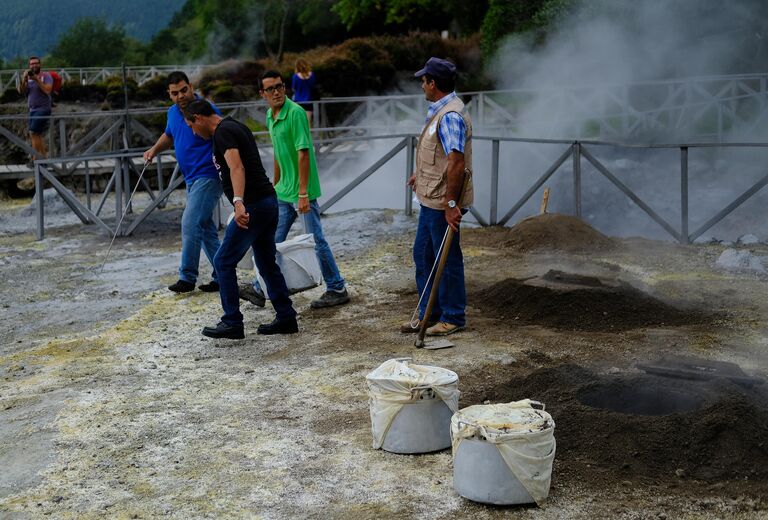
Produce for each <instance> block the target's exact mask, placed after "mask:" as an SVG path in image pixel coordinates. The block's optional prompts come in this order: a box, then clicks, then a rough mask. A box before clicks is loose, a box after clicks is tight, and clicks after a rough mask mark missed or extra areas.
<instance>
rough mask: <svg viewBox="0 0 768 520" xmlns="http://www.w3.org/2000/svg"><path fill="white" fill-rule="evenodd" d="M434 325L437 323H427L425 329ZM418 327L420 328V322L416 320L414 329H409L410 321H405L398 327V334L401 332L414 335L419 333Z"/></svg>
mask: <svg viewBox="0 0 768 520" xmlns="http://www.w3.org/2000/svg"><path fill="white" fill-rule="evenodd" d="M435 323H437V322H436V321H428V322H427V327H431V326H432V325H434V324H435ZM420 327H421V320H418V321H417V322H416V328H413V327H411V322H410V321H406V322H405V323H403V324H402V325H400V332H402V333H403V334H416V333H418V332H419V328H420Z"/></svg>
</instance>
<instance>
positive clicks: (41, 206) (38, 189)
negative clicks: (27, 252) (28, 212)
mask: <svg viewBox="0 0 768 520" xmlns="http://www.w3.org/2000/svg"><path fill="white" fill-rule="evenodd" d="M40 168H41V166H40V165H39V164H35V196H36V197H37V208H35V209H36V210H37V239H38V240H42V239H43V236H44V234H45V233H44V231H43V228H44V227H45V214H44V211H45V201H44V200H43V176H42V174H41V173H40Z"/></svg>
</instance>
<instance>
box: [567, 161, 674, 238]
mask: <svg viewBox="0 0 768 520" xmlns="http://www.w3.org/2000/svg"><path fill="white" fill-rule="evenodd" d="M581 153H582V155H583V156H584V157H585V158H586V159H587V160H588V161H589V162H591V163H592V166H594V167H595V168H596V169H597V171H599V172H600V173H602V174H603V175H604V176H605V177H606V178H607V179H608V180H609V181H611V182H612V183H613V184H614V185H615V186H616V187H617V188H619V189H620V190H621V191H622V192H623V193H624V195H626V196H627V197H629V199H630V200H631V201H632V202H634V203H635V204H637V205H638V206H639V207H640V209H642V210H643V211H645V212H646V213H647V214H648V216H649V217H651V218H652V219H653V220H655V221H656V223H657V224H658V225H660V226H661V227H662V228H664V230H666V232H667V233H669V234H670V235H672V237H673V238H674V239H675V240H677V241H680V234H679V233H678V232H677V230H676V229H675V228H673V227H672V226H670V225H669V223H668V222H667V221H666V220H664V219H663V218H661V216H660V215H659V214H658V213H656V212H655V211H654V210H653V209H651V207H650V206H649V205H648V204H646V203H645V202H643V200H642V199H641V198H640V197H638V196H637V195H636V194H635V192H633V191H632V190H631V189H629V188H628V187H627V186H626V185H625V184H624V183H623V182H621V181H620V180H619V179H618V178H617V177H616V176H615V175H614V174H612V173H611V172H610V171H609V170H608V168H606V167H605V166H603V164H602V163H601V162H600V161H598V160H597V159H595V157H594V156H593V155H592V154H591V153H590V152H589V150H587V148H585V147H584V146H582V147H581Z"/></svg>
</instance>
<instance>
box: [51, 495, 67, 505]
mask: <svg viewBox="0 0 768 520" xmlns="http://www.w3.org/2000/svg"><path fill="white" fill-rule="evenodd" d="M51 500H52V501H53V502H55V503H57V504H58V503H59V502H61V501H62V500H64V497H62V496H59V495H57V496H55V497H53V498H52V499H51Z"/></svg>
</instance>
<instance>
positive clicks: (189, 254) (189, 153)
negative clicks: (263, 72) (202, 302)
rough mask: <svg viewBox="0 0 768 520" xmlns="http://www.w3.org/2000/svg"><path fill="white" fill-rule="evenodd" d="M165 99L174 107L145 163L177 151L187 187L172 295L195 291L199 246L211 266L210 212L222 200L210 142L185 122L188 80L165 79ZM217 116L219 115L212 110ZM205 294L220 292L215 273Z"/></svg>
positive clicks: (174, 75) (214, 247)
mask: <svg viewBox="0 0 768 520" xmlns="http://www.w3.org/2000/svg"><path fill="white" fill-rule="evenodd" d="M168 95H169V96H170V97H171V101H173V103H174V104H173V106H171V108H169V109H168V122H167V126H166V127H165V132H163V134H161V135H160V138H159V139H158V140H157V142H156V143H155V145H154V146H153V147H152V148H150V149H149V150H147V151H146V152H144V160H145V161H152V160H153V159H154V158H155V157H156V156H157V154H159V153H160V152H162V151H164V150H168V149H169V148H171V147H174V148H175V149H176V160H177V161H178V163H179V167H180V168H181V171H182V173H183V174H184V182H185V183H186V185H187V206H186V208H184V215H183V216H182V217H181V265H180V266H179V281H177V282H176V283H175V284H173V285H171V286H169V287H168V289H170V290H171V291H174V292H178V293H183V292H189V291H192V290H194V288H195V283H196V282H197V269H198V265H199V264H200V246H201V245H202V247H203V251H205V256H206V257H208V261H209V262H210V263H211V265H213V258H214V257H215V256H216V252H217V251H218V250H219V244H220V243H219V234H218V231H217V230H216V225H215V224H214V223H213V210H214V208H216V204H217V203H218V201H219V198H220V197H221V193H222V191H221V182H220V180H219V173H218V171H217V170H216V167H215V166H214V164H213V161H211V154H212V153H213V152H212V150H213V149H212V148H211V141H206V140H205V139H202V138H201V137H199V136H197V135H195V134H194V133H193V132H192V129H190V128H189V126H187V123H186V122H185V121H184V115H183V114H182V110H183V109H184V108H185V107H186V106H187V105H188V104H189V103H190V102H192V101H194V100H195V99H197V96H196V95H195V92H194V90H193V88H192V85H191V84H190V83H189V78H187V75H186V74H184V73H183V72H180V71H176V72H171V73H170V74H169V75H168ZM213 109H214V110H215V111H216V113H217V114H219V115H221V112H219V110H218V109H217V108H216V107H215V106H214V107H213ZM200 290H201V291H204V292H215V291H218V290H219V283H218V281H217V278H216V270H215V269H214V271H213V280H212V281H211V282H210V283H207V284H203V285H200Z"/></svg>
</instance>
